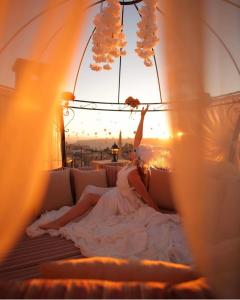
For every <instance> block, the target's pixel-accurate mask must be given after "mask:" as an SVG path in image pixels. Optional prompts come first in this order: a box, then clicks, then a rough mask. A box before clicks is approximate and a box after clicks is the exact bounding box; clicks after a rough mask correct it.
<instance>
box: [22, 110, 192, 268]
mask: <svg viewBox="0 0 240 300" xmlns="http://www.w3.org/2000/svg"><path fill="white" fill-rule="evenodd" d="M147 111H148V107H146V109H144V108H143V109H142V112H141V119H140V122H139V125H138V128H137V131H136V135H135V138H134V149H135V150H134V151H133V152H132V153H131V154H130V159H131V163H130V164H129V165H127V166H126V167H124V168H122V169H121V170H120V171H119V173H118V178H117V183H116V187H115V188H109V189H106V188H105V189H104V188H98V187H94V186H87V187H86V188H85V190H84V192H83V194H82V196H81V197H80V199H79V201H78V202H77V204H76V205H75V206H74V207H63V208H61V209H60V210H57V211H50V212H46V213H45V214H43V215H42V216H41V217H40V219H38V220H37V221H36V222H34V223H33V224H32V225H30V226H29V227H28V228H27V234H28V235H29V236H31V237H34V236H38V235H41V234H44V233H46V232H48V233H49V234H50V235H52V236H56V235H62V236H64V237H65V238H67V239H71V240H72V241H73V242H74V243H75V245H76V246H77V247H79V248H80V250H81V252H82V254H83V255H85V256H87V257H91V256H108V257H119V258H141V259H155V260H165V261H172V262H178V263H190V262H191V258H190V254H189V251H188V249H187V246H186V242H185V239H184V236H183V232H182V229H181V224H180V220H179V217H178V216H177V215H175V214H163V213H161V212H160V211H159V208H158V206H157V205H156V203H155V202H154V201H153V199H152V198H151V197H150V195H149V193H148V192H147V190H146V187H145V185H144V182H143V175H144V170H143V167H142V165H143V163H144V164H146V163H147V162H148V161H149V160H150V159H151V155H152V151H151V147H145V146H140V143H141V140H142V135H143V123H144V118H145V114H146V112H147Z"/></svg>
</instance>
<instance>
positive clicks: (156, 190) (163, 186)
mask: <svg viewBox="0 0 240 300" xmlns="http://www.w3.org/2000/svg"><path fill="white" fill-rule="evenodd" d="M170 177H171V174H170V172H169V171H167V170H163V169H152V170H151V175H150V178H149V190H148V191H149V194H150V195H151V197H152V199H153V200H154V201H155V202H156V203H157V205H158V206H159V208H160V209H161V208H162V209H167V210H175V206H174V200H173V194H172V189H171V182H170V181H171V178H170Z"/></svg>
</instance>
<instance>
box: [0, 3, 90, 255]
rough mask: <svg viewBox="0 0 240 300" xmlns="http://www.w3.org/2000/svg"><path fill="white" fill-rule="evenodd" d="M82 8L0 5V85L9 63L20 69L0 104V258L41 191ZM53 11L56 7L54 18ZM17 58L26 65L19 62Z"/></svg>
mask: <svg viewBox="0 0 240 300" xmlns="http://www.w3.org/2000/svg"><path fill="white" fill-rule="evenodd" d="M87 4H88V1H84V0H81V1H60V0H45V1H25V0H23V1H18V0H14V1H8V0H7V1H4V0H3V1H1V2H0V16H1V18H0V35H1V53H0V63H1V71H0V72H1V74H0V77H1V85H3V86H5V85H7V80H8V76H9V81H11V78H10V77H11V76H10V75H11V68H12V67H13V65H14V64H15V62H16V64H17V65H15V66H14V67H13V68H15V69H16V68H17V69H20V71H19V70H18V71H19V72H18V77H17V87H16V89H15V90H14V91H13V93H12V94H11V97H10V98H8V101H6V106H3V105H2V101H1V118H0V143H1V146H0V165H1V174H0V190H1V200H0V231H1V234H0V236H1V245H0V259H2V258H3V257H4V256H5V255H6V253H7V251H8V250H9V249H10V247H12V245H13V244H14V242H15V241H16V239H17V238H18V237H19V235H20V234H21V232H22V230H23V228H24V226H25V225H26V222H28V219H29V217H30V216H31V213H32V211H33V210H34V209H35V208H36V207H37V206H38V205H39V201H40V199H41V195H42V193H43V191H44V186H45V181H46V180H45V178H44V177H43V172H42V170H43V169H44V167H46V161H47V160H48V158H47V157H46V152H47V151H46V149H47V148H48V146H49V144H50V143H56V142H57V143H58V138H57V136H53V135H52V134H51V133H52V132H53V131H52V129H53V120H54V119H56V118H57V110H58V106H59V104H60V103H59V99H60V94H61V92H62V84H63V82H64V79H65V76H66V75H67V71H68V68H69V65H70V64H71V63H72V56H73V54H74V50H75V46H76V44H77V41H79V39H81V34H82V31H81V30H82V27H83V21H84V14H85V10H84V8H85V7H86V5H87ZM57 6H59V7H61V10H60V12H59V11H58V13H56V7H57ZM44 10H47V12H46V13H42V16H41V17H39V18H37V19H36V20H35V21H34V27H31V26H29V28H30V30H29V32H28V33H27V35H25V36H24V37H23V36H22V32H21V33H19V34H17V35H16V37H15V38H14V39H13V41H11V42H10V43H9V45H7V41H9V39H10V37H11V36H13V34H14V33H16V32H17V30H18V29H19V28H21V27H22V26H23V25H24V24H25V23H26V22H28V21H29V20H30V19H31V18H32V17H33V16H36V15H37V14H38V13H39V12H40V11H41V12H43V11H44ZM16 16H18V17H16ZM24 18H25V19H24ZM60 23H61V24H64V26H63V28H62V30H61V33H60V34H59V35H58V37H57V39H56V40H55V42H54V43H53V44H52V45H51V47H50V48H49V51H48V53H47V56H45V58H44V61H43V60H41V59H40V58H41V57H42V50H43V47H44V45H46V43H47V41H48V38H49V35H47V33H49V32H52V33H54V31H55V30H56V24H57V25H58V24H60ZM6 45H7V46H6ZM26 45H27V47H28V48H27V49H25V50H26V51H24V47H25V46H26ZM5 46H6V47H5ZM4 47H5V49H4ZM19 57H20V60H18V61H16V58H19ZM22 58H23V59H24V61H25V62H26V61H27V63H22V60H21V59H22ZM3 107H4V108H3ZM54 139H55V140H54ZM57 159H58V158H57Z"/></svg>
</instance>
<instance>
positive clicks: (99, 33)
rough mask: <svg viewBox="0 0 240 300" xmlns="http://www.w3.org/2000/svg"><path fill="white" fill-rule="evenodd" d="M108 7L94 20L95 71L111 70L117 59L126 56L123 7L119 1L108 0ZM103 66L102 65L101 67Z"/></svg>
mask: <svg viewBox="0 0 240 300" xmlns="http://www.w3.org/2000/svg"><path fill="white" fill-rule="evenodd" d="M106 3H107V6H106V7H104V8H103V10H102V11H101V12H100V13H99V14H97V15H96V16H95V18H94V25H95V26H96V31H95V33H94V35H93V47H92V51H93V60H94V62H95V63H92V64H90V67H91V69H92V70H94V71H100V70H102V69H104V70H111V64H112V63H113V62H114V60H115V58H117V57H119V56H121V55H126V51H125V50H124V49H123V48H124V47H125V46H126V44H127V42H126V41H125V35H124V33H123V32H122V25H121V5H120V4H119V2H118V0H106ZM100 64H102V65H100Z"/></svg>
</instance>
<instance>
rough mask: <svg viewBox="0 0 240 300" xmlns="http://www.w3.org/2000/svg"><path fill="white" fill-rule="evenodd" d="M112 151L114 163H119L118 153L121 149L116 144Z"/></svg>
mask: <svg viewBox="0 0 240 300" xmlns="http://www.w3.org/2000/svg"><path fill="white" fill-rule="evenodd" d="M111 151H112V157H113V158H112V162H117V155H118V152H119V147H118V145H117V144H116V143H114V144H113V145H112V148H111Z"/></svg>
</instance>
